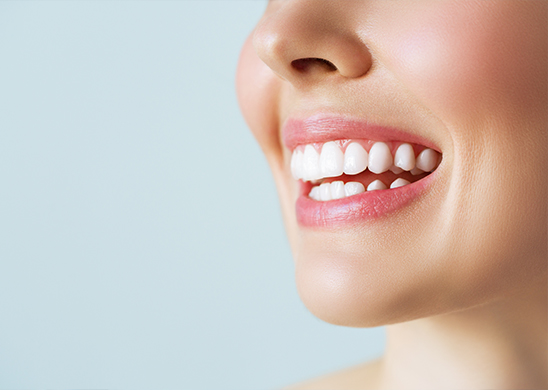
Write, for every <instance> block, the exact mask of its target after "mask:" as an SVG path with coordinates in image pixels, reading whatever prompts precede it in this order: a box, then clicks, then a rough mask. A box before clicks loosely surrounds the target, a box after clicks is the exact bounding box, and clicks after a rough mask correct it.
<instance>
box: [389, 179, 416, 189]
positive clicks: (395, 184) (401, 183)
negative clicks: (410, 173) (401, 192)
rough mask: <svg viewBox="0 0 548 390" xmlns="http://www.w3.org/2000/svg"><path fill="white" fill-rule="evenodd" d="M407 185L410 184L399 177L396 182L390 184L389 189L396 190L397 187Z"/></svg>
mask: <svg viewBox="0 0 548 390" xmlns="http://www.w3.org/2000/svg"><path fill="white" fill-rule="evenodd" d="M408 184H411V183H410V182H408V181H407V180H405V179H402V178H401V177H399V178H397V179H396V180H394V181H393V182H392V184H390V188H398V187H403V186H406V185H408Z"/></svg>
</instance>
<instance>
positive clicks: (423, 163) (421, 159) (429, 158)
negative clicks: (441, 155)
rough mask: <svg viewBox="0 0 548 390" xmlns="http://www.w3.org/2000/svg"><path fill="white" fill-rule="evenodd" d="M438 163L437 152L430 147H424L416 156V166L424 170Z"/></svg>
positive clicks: (431, 168)
mask: <svg viewBox="0 0 548 390" xmlns="http://www.w3.org/2000/svg"><path fill="white" fill-rule="evenodd" d="M437 163H438V152H436V151H435V150H432V149H424V150H423V151H422V152H420V154H419V155H418V156H417V168H419V169H422V170H423V171H425V172H430V171H432V170H433V169H434V168H435V167H436V164H437Z"/></svg>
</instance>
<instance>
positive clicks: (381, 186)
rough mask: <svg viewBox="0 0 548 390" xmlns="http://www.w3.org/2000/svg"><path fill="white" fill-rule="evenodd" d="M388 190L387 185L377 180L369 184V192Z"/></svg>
mask: <svg viewBox="0 0 548 390" xmlns="http://www.w3.org/2000/svg"><path fill="white" fill-rule="evenodd" d="M387 188H388V187H387V186H386V184H384V183H383V182H382V181H380V180H378V179H377V180H375V181H372V182H371V183H369V185H368V186H367V191H375V190H386V189H387Z"/></svg>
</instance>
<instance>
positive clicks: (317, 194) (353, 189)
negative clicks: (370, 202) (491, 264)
mask: <svg viewBox="0 0 548 390" xmlns="http://www.w3.org/2000/svg"><path fill="white" fill-rule="evenodd" d="M407 184H410V183H409V182H408V181H407V180H405V179H402V178H398V179H396V180H394V181H393V182H392V184H390V188H397V187H402V186H405V185H407ZM386 189H388V187H387V186H386V184H384V183H383V182H382V181H380V180H375V181H373V182H371V183H370V184H369V185H368V186H367V191H375V190H386ZM365 191H366V189H365V186H364V185H363V184H362V183H360V182H357V181H350V182H348V183H346V184H345V183H344V182H343V181H334V182H331V183H323V184H321V185H319V186H316V187H313V188H312V190H311V191H310V194H308V196H309V197H310V198H312V199H314V200H319V201H327V200H333V199H341V198H346V197H348V196H352V195H357V194H361V193H362V192H365Z"/></svg>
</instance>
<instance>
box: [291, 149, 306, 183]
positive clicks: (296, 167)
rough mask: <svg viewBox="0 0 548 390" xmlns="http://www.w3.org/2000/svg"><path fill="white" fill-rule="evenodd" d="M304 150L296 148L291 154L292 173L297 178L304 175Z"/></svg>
mask: <svg viewBox="0 0 548 390" xmlns="http://www.w3.org/2000/svg"><path fill="white" fill-rule="evenodd" d="M302 171H303V152H302V151H300V150H294V151H293V155H292V156H291V174H292V175H293V178H294V179H295V180H299V179H301V178H302V177H303V172H302Z"/></svg>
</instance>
